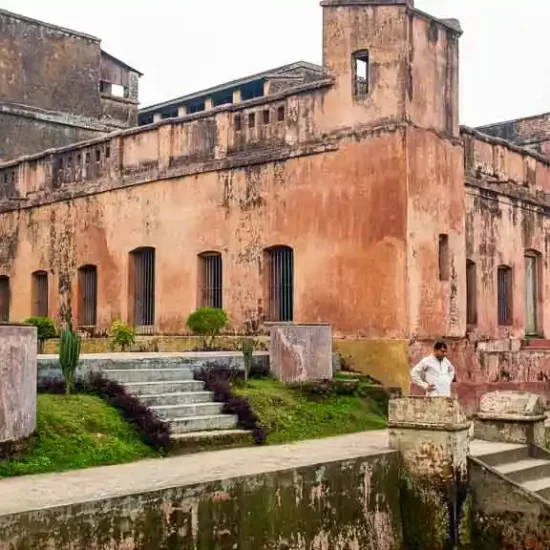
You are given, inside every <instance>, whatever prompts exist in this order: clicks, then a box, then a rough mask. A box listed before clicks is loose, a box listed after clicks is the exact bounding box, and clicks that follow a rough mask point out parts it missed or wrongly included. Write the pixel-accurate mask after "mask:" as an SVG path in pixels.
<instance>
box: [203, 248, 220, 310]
mask: <svg viewBox="0 0 550 550" xmlns="http://www.w3.org/2000/svg"><path fill="white" fill-rule="evenodd" d="M222 276H223V273H222V256H221V254H219V253H218V252H204V253H202V254H200V256H199V297H200V306H201V307H214V308H218V309H222V307H223V288H222V285H223V283H222Z"/></svg>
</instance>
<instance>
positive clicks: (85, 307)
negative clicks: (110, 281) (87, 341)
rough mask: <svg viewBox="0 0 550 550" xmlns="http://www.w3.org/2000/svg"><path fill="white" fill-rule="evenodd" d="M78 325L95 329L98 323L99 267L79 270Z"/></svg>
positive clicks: (84, 267) (86, 266)
mask: <svg viewBox="0 0 550 550" xmlns="http://www.w3.org/2000/svg"><path fill="white" fill-rule="evenodd" d="M78 314H79V315H78V324H79V325H80V326H82V327H95V325H96V323H97V267H96V266H95V265H85V266H83V267H81V268H80V269H79V270H78Z"/></svg>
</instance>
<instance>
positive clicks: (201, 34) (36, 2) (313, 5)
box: [0, 0, 550, 126]
mask: <svg viewBox="0 0 550 550" xmlns="http://www.w3.org/2000/svg"><path fill="white" fill-rule="evenodd" d="M415 3H416V7H417V8H419V9H421V10H423V11H426V12H428V13H431V14H433V15H435V16H436V17H455V18H457V19H459V20H460V22H461V24H462V28H463V29H464V35H463V36H462V38H461V50H460V55H461V117H460V118H461V123H462V124H468V125H471V126H476V125H481V124H486V123H491V122H498V121H501V120H507V119H511V118H517V117H522V116H528V115H532V114H537V113H541V112H545V111H550V71H549V70H548V68H549V64H550V63H549V62H548V61H547V59H548V53H547V52H548V42H547V41H546V40H547V39H548V38H549V35H550V2H548V0H523V1H522V2H519V3H518V2H512V1H506V0H416V2H415ZM0 7H2V8H4V9H7V10H11V11H15V12H18V13H21V14H24V15H27V16H29V17H34V18H36V19H41V20H44V21H48V22H50V23H54V24H57V25H61V26H65V27H69V28H71V29H75V30H79V31H82V32H86V33H88V34H92V35H95V36H98V37H99V38H101V39H102V47H103V49H105V50H106V51H108V52H109V53H111V54H113V55H114V56H116V57H119V58H120V59H122V60H123V61H125V62H126V63H128V64H129V65H132V66H134V67H135V68H136V69H139V70H140V71H141V72H143V73H145V76H144V77H143V78H142V79H141V88H140V99H141V102H142V106H146V105H150V104H152V103H157V102H160V101H164V100H167V99H171V98H173V97H177V96H180V95H183V94H186V93H189V92H193V91H198V90H200V89H203V88H207V87H210V86H213V85H215V84H219V83H222V82H225V81H228V80H233V79H235V78H239V77H242V76H247V75H248V74H252V73H255V72H260V71H263V70H265V69H270V68H273V67H276V66H279V65H284V64H286V63H291V62H293V61H298V60H304V61H311V62H314V63H320V62H321V8H320V7H319V2H318V0H277V1H274V2H270V1H269V0H204V1H202V2H197V1H195V0H156V1H154V2H147V1H143V0H142V1H139V0H134V1H132V2H130V1H129V0H93V1H83V2H75V1H74V0H73V1H69V0H48V1H47V2H44V1H43V0H0Z"/></svg>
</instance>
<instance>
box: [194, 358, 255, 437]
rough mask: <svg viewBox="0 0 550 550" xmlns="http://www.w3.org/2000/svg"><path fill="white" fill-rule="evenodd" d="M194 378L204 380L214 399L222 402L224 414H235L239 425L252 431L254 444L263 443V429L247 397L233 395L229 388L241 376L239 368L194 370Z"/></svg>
mask: <svg viewBox="0 0 550 550" xmlns="http://www.w3.org/2000/svg"><path fill="white" fill-rule="evenodd" d="M195 378H196V379H197V380H201V381H202V382H204V385H205V388H206V390H207V391H210V392H212V393H213V394H214V401H217V402H218V403H223V409H222V410H223V412H224V413H225V414H234V415H236V416H237V418H238V422H239V426H240V427H241V428H243V429H244V430H250V431H251V432H252V435H253V437H254V442H255V443H256V445H262V444H264V443H265V440H266V433H265V430H264V429H263V428H262V427H261V426H260V421H259V419H258V417H257V416H256V414H255V413H254V411H253V410H252V407H251V406H250V403H249V401H248V399H246V398H244V397H239V396H238V395H235V394H234V393H233V392H232V390H231V384H232V383H233V382H236V381H238V380H240V379H241V378H242V373H241V372H240V371H239V370H237V369H230V368H227V367H213V368H204V369H199V370H197V371H195Z"/></svg>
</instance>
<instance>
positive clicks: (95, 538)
mask: <svg viewBox="0 0 550 550" xmlns="http://www.w3.org/2000/svg"><path fill="white" fill-rule="evenodd" d="M397 472H398V460H397V453H392V452H387V451H386V452H381V453H380V454H378V455H373V456H369V457H365V458H356V459H351V460H344V461H337V462H331V463H324V464H317V465H311V466H307V467H301V468H297V469H289V470H285V471H275V472H267V473H263V474H260V475H253V476H248V477H240V478H232V479H225V480H222V481H209V482H202V483H197V482H194V483H189V484H188V485H185V486H180V487H174V488H170V489H164V490H157V491H151V492H147V493H141V494H133V495H128V496H120V497H116V498H109V499H105V500H96V501H91V502H86V503H81V504H73V505H67V506H62V507H57V508H56V507H54V508H43V509H40V510H35V511H30V512H23V513H19V514H12V515H4V516H0V550H14V549H17V550H22V549H26V550H38V549H40V550H54V549H55V550H68V549H72V548H82V549H84V548H85V549H86V550H99V549H100V548H110V549H111V550H118V549H120V550H122V549H124V550H133V549H136V550H137V549H144V548H151V549H153V548H179V549H182V550H186V549H188V550H213V549H214V548H220V549H221V548H238V549H239V550H260V549H268V548H279V549H283V548H287V549H290V548H292V549H296V550H310V549H313V548H315V549H317V550H345V549H350V548H373V549H374V548H376V549H377V550H400V549H401V548H402V538H401V523H400V509H399V489H398V475H397ZM207 477H208V476H207ZM121 481H124V480H121ZM69 498H70V497H69Z"/></svg>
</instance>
